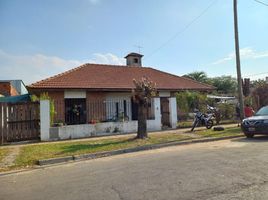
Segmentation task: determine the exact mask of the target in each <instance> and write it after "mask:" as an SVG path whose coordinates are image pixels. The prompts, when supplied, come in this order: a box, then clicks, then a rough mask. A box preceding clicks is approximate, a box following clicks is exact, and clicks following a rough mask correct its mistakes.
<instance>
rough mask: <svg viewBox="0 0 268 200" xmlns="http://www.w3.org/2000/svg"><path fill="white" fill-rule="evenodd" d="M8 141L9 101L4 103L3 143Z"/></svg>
mask: <svg viewBox="0 0 268 200" xmlns="http://www.w3.org/2000/svg"><path fill="white" fill-rule="evenodd" d="M6 142H7V103H3V143H6Z"/></svg>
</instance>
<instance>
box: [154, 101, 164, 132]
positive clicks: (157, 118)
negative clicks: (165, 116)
mask: <svg viewBox="0 0 268 200" xmlns="http://www.w3.org/2000/svg"><path fill="white" fill-rule="evenodd" d="M154 116H155V122H156V125H157V127H156V128H157V130H161V128H162V124H161V106H160V98H159V97H155V98H154Z"/></svg>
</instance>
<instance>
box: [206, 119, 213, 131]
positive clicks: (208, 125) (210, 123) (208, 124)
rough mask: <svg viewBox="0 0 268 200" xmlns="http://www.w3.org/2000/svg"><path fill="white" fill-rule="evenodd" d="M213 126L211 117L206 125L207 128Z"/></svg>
mask: <svg viewBox="0 0 268 200" xmlns="http://www.w3.org/2000/svg"><path fill="white" fill-rule="evenodd" d="M212 126H213V121H212V120H211V119H210V120H208V121H207V124H206V127H207V129H211V128H212Z"/></svg>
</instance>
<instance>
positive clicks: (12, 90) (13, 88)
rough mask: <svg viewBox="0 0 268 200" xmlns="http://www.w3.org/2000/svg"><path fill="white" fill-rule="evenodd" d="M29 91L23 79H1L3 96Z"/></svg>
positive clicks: (0, 87) (0, 91)
mask: <svg viewBox="0 0 268 200" xmlns="http://www.w3.org/2000/svg"><path fill="white" fill-rule="evenodd" d="M27 93H28V91H27V89H26V86H25V84H24V83H23V81H22V80H0V95H2V96H5V97H9V96H18V95H24V94H27Z"/></svg>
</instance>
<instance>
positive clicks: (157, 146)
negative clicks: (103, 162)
mask: <svg viewBox="0 0 268 200" xmlns="http://www.w3.org/2000/svg"><path fill="white" fill-rule="evenodd" d="M243 136H244V135H242V134H241V135H236V136H227V137H220V138H203V139H193V140H186V141H180V142H168V143H162V144H153V145H145V146H139V147H134V148H128V149H119V150H114V151H106V152H99V153H90V154H82V155H73V156H66V157H60V158H52V159H44V160H38V164H39V165H40V166H44V165H53V164H59V163H64V162H70V161H81V160H91V159H96V158H101V157H108V156H113V155H119V154H125V153H132V152H138V151H145V150H150V149H160V148H164V147H169V146H177V145H187V144H193V143H202V142H213V141H218V140H227V139H233V138H239V137H243Z"/></svg>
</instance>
